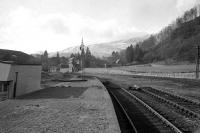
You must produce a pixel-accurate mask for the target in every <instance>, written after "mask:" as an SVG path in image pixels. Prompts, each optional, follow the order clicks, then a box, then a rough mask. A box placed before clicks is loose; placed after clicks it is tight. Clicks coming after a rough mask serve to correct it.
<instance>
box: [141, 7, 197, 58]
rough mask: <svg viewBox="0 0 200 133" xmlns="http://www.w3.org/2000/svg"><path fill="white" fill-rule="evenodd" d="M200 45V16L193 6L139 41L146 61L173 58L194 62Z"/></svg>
mask: <svg viewBox="0 0 200 133" xmlns="http://www.w3.org/2000/svg"><path fill="white" fill-rule="evenodd" d="M197 45H200V17H199V16H197V11H195V8H192V9H191V10H189V11H187V12H186V13H185V14H184V15H183V16H182V17H180V18H177V20H176V23H173V24H171V25H169V26H167V27H165V28H164V29H163V30H162V31H161V32H159V33H158V34H156V35H152V36H150V37H149V38H148V39H146V40H144V41H143V42H142V43H140V46H141V47H142V49H143V50H144V51H146V52H145V55H144V57H143V58H144V60H146V61H148V62H155V61H162V60H174V61H190V62H194V61H195V57H196V46H197Z"/></svg>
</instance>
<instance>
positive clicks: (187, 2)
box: [176, 0, 200, 14]
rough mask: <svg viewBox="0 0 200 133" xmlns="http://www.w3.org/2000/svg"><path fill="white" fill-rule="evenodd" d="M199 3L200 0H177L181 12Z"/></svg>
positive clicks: (177, 6)
mask: <svg viewBox="0 0 200 133" xmlns="http://www.w3.org/2000/svg"><path fill="white" fill-rule="evenodd" d="M197 4H200V0H177V2H176V8H177V9H178V11H179V13H181V14H182V13H183V12H184V11H186V10H189V9H190V8H192V7H194V6H195V5H197Z"/></svg>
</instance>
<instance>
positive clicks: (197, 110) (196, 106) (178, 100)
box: [142, 87, 200, 118]
mask: <svg viewBox="0 0 200 133" xmlns="http://www.w3.org/2000/svg"><path fill="white" fill-rule="evenodd" d="M142 90H143V91H145V92H146V93H148V94H150V95H154V96H157V97H158V98H159V97H161V98H163V100H164V101H166V102H168V103H170V101H171V103H170V104H173V105H174V106H175V107H177V108H179V109H182V110H184V111H185V112H187V113H188V114H189V115H191V116H193V117H196V118H200V103H199V102H197V101H194V100H191V99H188V98H185V97H183V96H179V95H175V94H172V93H169V92H166V91H162V90H158V89H154V88H151V87H144V88H143V89H142Z"/></svg>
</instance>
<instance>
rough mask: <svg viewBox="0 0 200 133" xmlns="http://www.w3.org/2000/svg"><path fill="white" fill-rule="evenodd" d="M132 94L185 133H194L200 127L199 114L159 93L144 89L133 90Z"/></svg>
mask: <svg viewBox="0 0 200 133" xmlns="http://www.w3.org/2000/svg"><path fill="white" fill-rule="evenodd" d="M130 93H131V94H133V95H135V96H137V97H138V98H140V99H142V100H143V101H145V102H146V103H147V104H148V105H150V106H151V107H152V108H153V109H155V110H156V111H157V112H159V113H160V114H162V115H163V116H164V117H165V118H167V119H168V120H169V121H170V122H171V123H173V124H174V125H175V126H176V127H178V128H179V129H180V130H181V131H183V132H194V131H195V130H196V129H197V128H198V126H199V123H200V121H199V114H198V113H195V112H194V111H191V110H190V109H189V108H186V107H183V106H181V105H179V104H178V103H176V102H173V101H171V100H169V99H165V98H164V96H159V95H157V94H158V93H153V92H151V91H148V90H147V89H144V88H143V89H139V90H134V91H132V90H131V91H130Z"/></svg>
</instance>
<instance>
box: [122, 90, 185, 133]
mask: <svg viewBox="0 0 200 133" xmlns="http://www.w3.org/2000/svg"><path fill="white" fill-rule="evenodd" d="M121 89H122V90H123V91H124V92H126V93H128V94H129V95H130V96H131V97H133V98H134V99H136V100H137V101H138V102H139V103H141V104H142V105H143V106H145V107H146V108H147V109H148V110H149V111H150V112H152V113H153V114H154V115H155V116H157V117H158V118H159V119H160V120H162V121H163V122H164V123H165V124H166V125H167V126H168V127H170V128H171V129H172V130H173V131H174V132H175V133H183V132H182V131H181V130H180V129H178V128H177V127H176V126H175V125H173V124H172V123H171V122H170V121H168V120H167V119H166V118H164V117H163V116H162V115H160V114H159V113H158V112H157V111H155V110H154V109H153V108H151V107H150V106H149V105H147V104H146V103H145V102H143V101H142V100H140V99H139V98H138V97H137V96H135V95H133V94H131V93H130V92H128V91H127V90H125V89H124V88H121Z"/></svg>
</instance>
